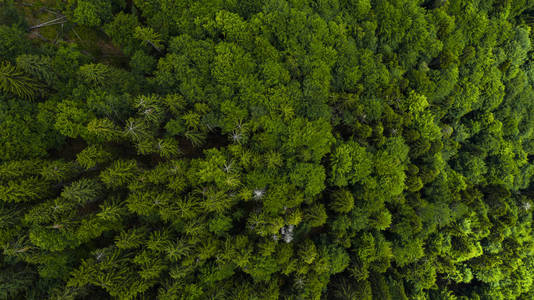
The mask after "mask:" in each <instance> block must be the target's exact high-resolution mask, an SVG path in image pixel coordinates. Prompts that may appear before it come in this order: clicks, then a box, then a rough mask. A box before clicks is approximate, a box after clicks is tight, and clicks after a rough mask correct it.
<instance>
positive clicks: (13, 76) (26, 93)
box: [0, 62, 40, 99]
mask: <svg viewBox="0 0 534 300" xmlns="http://www.w3.org/2000/svg"><path fill="white" fill-rule="evenodd" d="M0 88H1V89H2V91H3V92H5V93H11V94H13V95H15V96H18V97H20V98H24V99H33V98H34V97H35V96H36V95H37V93H38V90H39V88H40V85H39V84H38V83H37V82H36V81H34V80H32V79H31V78H29V77H27V76H25V75H24V74H23V73H22V72H20V71H18V70H17V69H16V67H15V66H13V65H11V64H10V63H9V62H4V63H2V65H0Z"/></svg>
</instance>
